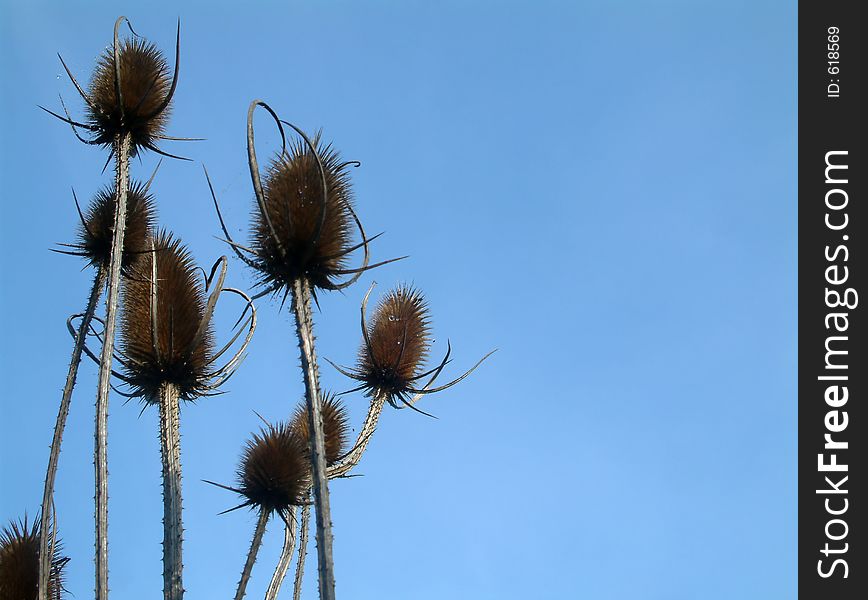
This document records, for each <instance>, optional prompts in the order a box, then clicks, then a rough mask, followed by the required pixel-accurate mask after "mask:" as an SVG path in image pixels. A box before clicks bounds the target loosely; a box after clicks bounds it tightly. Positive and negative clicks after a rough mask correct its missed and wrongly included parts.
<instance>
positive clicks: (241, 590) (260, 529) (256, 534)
mask: <svg viewBox="0 0 868 600" xmlns="http://www.w3.org/2000/svg"><path fill="white" fill-rule="evenodd" d="M268 515H269V513H268V511H266V510H260V511H259V520H257V521H256V529H254V530H253V539H252V540H251V542H250V551H249V552H248V553H247V560H246V561H245V562H244V570H243V571H241V580H240V581H239V582H238V589H237V590H236V591H235V600H242V598H244V594H245V593H246V592H247V582H248V581H250V572H251V571H253V563H255V562H256V555H257V554H258V553H259V546H261V545H262V535H263V534H264V533H265V524H266V523H268Z"/></svg>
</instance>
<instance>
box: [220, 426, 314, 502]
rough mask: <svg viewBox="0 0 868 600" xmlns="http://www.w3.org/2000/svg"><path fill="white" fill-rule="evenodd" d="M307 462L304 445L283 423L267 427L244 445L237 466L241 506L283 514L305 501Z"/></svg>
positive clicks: (308, 466)
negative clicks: (242, 497)
mask: <svg viewBox="0 0 868 600" xmlns="http://www.w3.org/2000/svg"><path fill="white" fill-rule="evenodd" d="M309 487H310V461H309V459H308V452H307V445H306V444H305V441H304V440H303V439H302V438H301V436H300V435H299V434H298V432H297V431H296V430H295V429H294V428H293V427H292V426H291V425H288V424H286V423H278V424H277V425H269V426H267V427H266V428H265V429H263V430H261V431H260V433H259V434H253V439H252V440H250V441H248V442H247V445H246V446H245V448H244V454H243V456H242V457H241V464H240V466H239V467H238V488H237V490H236V491H237V492H238V493H239V494H241V495H242V496H244V497H245V498H246V501H245V502H244V503H242V504H241V506H255V507H257V508H259V509H260V510H264V511H267V512H271V511H275V510H277V511H281V512H283V511H286V509H288V508H289V507H290V506H297V505H300V504H304V503H306V502H307V493H308V488H309Z"/></svg>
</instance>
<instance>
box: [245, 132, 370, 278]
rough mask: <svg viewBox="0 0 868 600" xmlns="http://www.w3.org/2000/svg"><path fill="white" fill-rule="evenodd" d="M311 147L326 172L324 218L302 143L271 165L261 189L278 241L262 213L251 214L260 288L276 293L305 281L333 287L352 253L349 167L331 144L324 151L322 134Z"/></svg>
mask: <svg viewBox="0 0 868 600" xmlns="http://www.w3.org/2000/svg"><path fill="white" fill-rule="evenodd" d="M312 142H313V146H314V148H316V152H317V154H319V157H320V160H321V161H322V166H323V170H324V171H325V180H326V188H327V192H328V193H327V195H326V202H325V208H324V214H323V190H322V173H321V172H320V169H319V166H318V164H317V160H316V156H315V155H314V153H313V151H312V150H311V149H310V148H309V147H308V146H307V144H306V143H305V142H304V141H303V140H301V139H297V140H296V141H295V142H294V143H291V144H290V145H289V147H288V148H287V152H286V153H284V154H281V155H280V156H278V157H277V158H275V159H274V160H273V161H272V162H271V164H270V165H269V167H268V170H267V174H266V179H265V183H264V185H263V191H264V198H265V209H266V211H267V213H268V218H269V219H270V220H271V226H273V228H274V233H275V234H276V237H277V239H276V240H275V236H274V235H272V233H271V228H270V227H269V224H268V222H267V221H266V220H265V217H263V215H262V213H261V212H260V210H259V209H258V207H257V209H256V210H255V211H254V213H253V223H252V230H253V239H252V241H251V246H252V249H253V250H254V253H255V257H254V262H255V263H256V267H257V269H258V271H259V275H260V281H259V283H260V284H261V285H263V286H266V287H272V288H274V289H275V291H277V290H285V289H287V288H288V287H289V286H290V285H291V284H292V282H293V281H295V280H297V279H299V278H302V277H306V278H308V279H309V280H310V282H311V284H312V285H313V286H314V287H315V288H323V289H329V288H331V287H333V286H334V285H335V283H336V282H335V280H336V278H337V277H338V276H340V275H341V274H342V270H343V269H344V268H345V267H346V262H347V256H348V254H349V253H350V251H351V250H352V246H351V244H352V235H351V230H352V227H353V216H352V206H351V202H352V186H351V184H350V179H349V173H348V168H349V166H348V165H349V163H344V162H342V161H341V158H340V155H339V154H338V152H337V151H336V150H334V148H332V146H331V144H329V145H327V146H325V147H322V142H321V136H320V134H317V135H316V136H315V137H314V138H313V140H312ZM321 219H322V221H321ZM320 223H321V226H320ZM279 246H280V247H279Z"/></svg>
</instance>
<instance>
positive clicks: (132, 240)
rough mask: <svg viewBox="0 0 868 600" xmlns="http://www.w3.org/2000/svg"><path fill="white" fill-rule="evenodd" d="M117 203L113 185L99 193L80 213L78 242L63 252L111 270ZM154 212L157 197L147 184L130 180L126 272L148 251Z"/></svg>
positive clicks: (125, 248) (125, 249)
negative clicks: (152, 193)
mask: <svg viewBox="0 0 868 600" xmlns="http://www.w3.org/2000/svg"><path fill="white" fill-rule="evenodd" d="M116 205H117V193H116V191H115V189H114V187H113V186H107V187H105V188H103V189H101V190H100V191H99V192H97V194H96V195H95V196H94V197H93V199H92V200H91V202H90V205H89V206H88V208H87V211H86V212H85V213H84V214H81V215H80V216H81V225H80V227H79V228H78V241H77V243H76V244H74V245H71V248H72V250H71V251H64V252H65V253H66V254H73V255H76V256H82V257H84V258H85V259H86V260H87V261H88V262H89V263H90V264H91V265H92V266H94V267H96V268H103V269H108V268H109V262H110V258H111V247H112V240H113V239H114V235H113V234H114V232H113V228H114V218H115V207H116ZM76 206H77V202H76ZM154 214H155V209H154V199H153V197H152V196H151V195H150V194H149V193H148V186H147V184H143V183H138V182H133V183H131V185H130V188H129V190H128V192H127V221H126V229H125V230H124V231H125V233H124V253H123V258H122V261H121V267H122V268H123V270H124V273H129V270H130V268H131V267H132V266H133V265H135V264H136V263H137V262H138V261H139V260H140V259H141V258H142V256H143V255H144V254H145V253H146V252H148V251H149V249H150V240H151V232H152V231H153V227H154V221H155V217H154Z"/></svg>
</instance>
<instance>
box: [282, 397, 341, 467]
mask: <svg viewBox="0 0 868 600" xmlns="http://www.w3.org/2000/svg"><path fill="white" fill-rule="evenodd" d="M322 423H323V434H324V437H325V456H326V464H327V465H329V466H330V465H332V464H334V463H335V462H337V460H338V459H339V458H341V456H343V454H344V453H345V452H346V450H347V443H348V435H349V431H350V424H349V416H348V415H347V409H346V407H344V405H343V403H342V402H341V401H340V399H339V398H338V397H337V396H335V395H334V394H330V393H324V394H323V395H322ZM291 426H292V428H293V429H294V430H295V431H296V432H297V433H298V435H299V436H300V437H301V439H302V440H303V442H304V445H305V447H306V448H307V447H308V446H310V428H309V426H308V419H307V406H306V404H304V403H302V404H301V405H299V407H298V408H296V409H295V414H294V415H293V417H292V422H291Z"/></svg>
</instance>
